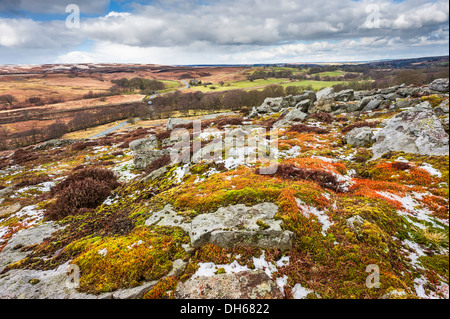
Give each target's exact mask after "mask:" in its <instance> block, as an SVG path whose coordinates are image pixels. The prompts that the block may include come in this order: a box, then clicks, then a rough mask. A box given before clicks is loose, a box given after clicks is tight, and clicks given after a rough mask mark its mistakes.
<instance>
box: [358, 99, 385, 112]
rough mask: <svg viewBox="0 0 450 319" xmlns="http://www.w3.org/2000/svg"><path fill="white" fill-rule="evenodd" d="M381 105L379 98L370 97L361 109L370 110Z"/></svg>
mask: <svg viewBox="0 0 450 319" xmlns="http://www.w3.org/2000/svg"><path fill="white" fill-rule="evenodd" d="M380 105H381V100H378V99H371V100H370V101H369V102H368V103H367V104H366V106H364V108H363V109H362V111H363V112H367V111H372V110H375V109H377V108H378V107H379V106H380Z"/></svg>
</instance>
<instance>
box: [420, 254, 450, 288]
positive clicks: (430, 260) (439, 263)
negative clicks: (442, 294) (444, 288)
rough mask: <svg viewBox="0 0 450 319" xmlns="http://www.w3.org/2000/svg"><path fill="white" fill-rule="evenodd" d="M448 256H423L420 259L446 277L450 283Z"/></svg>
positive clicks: (430, 268)
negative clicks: (449, 279) (449, 277)
mask: <svg viewBox="0 0 450 319" xmlns="http://www.w3.org/2000/svg"><path fill="white" fill-rule="evenodd" d="M448 258H449V257H448V256H447V255H434V256H421V257H420V258H419V261H420V263H421V264H422V265H423V266H424V267H425V268H427V269H429V270H433V271H435V272H436V273H438V274H439V275H440V276H442V277H443V278H446V279H447V283H448V272H449V265H448Z"/></svg>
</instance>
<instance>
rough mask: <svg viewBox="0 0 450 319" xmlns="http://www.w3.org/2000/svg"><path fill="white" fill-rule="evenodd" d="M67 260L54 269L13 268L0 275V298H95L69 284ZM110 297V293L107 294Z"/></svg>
mask: <svg viewBox="0 0 450 319" xmlns="http://www.w3.org/2000/svg"><path fill="white" fill-rule="evenodd" d="M68 267H69V262H67V263H65V264H63V265H61V266H59V267H58V268H57V269H54V270H46V271H41V270H28V269H13V270H10V271H8V272H7V273H6V274H5V275H3V276H1V277H0V299H96V298H99V296H94V295H88V294H84V293H79V292H78V291H77V290H76V289H75V288H74V287H72V286H70V284H69V277H68V276H67V270H68ZM33 283H34V284H33ZM108 297H109V298H111V294H109V295H108Z"/></svg>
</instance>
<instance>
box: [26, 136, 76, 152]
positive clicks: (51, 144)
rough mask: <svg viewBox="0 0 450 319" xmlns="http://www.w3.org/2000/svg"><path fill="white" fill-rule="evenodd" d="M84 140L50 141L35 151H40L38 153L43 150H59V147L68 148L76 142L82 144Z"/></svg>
mask: <svg viewBox="0 0 450 319" xmlns="http://www.w3.org/2000/svg"><path fill="white" fill-rule="evenodd" d="M80 141H82V140H73V139H68V140H60V139H53V140H49V141H46V142H44V143H41V144H39V145H37V146H35V147H33V149H34V150H38V151H42V150H48V149H51V148H57V147H62V146H66V145H70V144H73V143H76V142H80Z"/></svg>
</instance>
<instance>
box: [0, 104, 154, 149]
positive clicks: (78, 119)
mask: <svg viewBox="0 0 450 319" xmlns="http://www.w3.org/2000/svg"><path fill="white" fill-rule="evenodd" d="M150 111H151V110H150V108H149V106H148V105H147V104H146V103H132V104H128V105H123V106H121V107H118V106H115V107H112V108H107V109H102V110H100V111H81V112H78V113H77V114H76V115H75V116H74V117H73V118H72V119H71V120H70V121H68V122H63V121H61V120H57V121H56V122H55V123H53V124H51V125H48V126H45V127H37V126H36V125H35V124H34V125H33V126H31V128H30V129H28V130H25V131H21V132H14V133H12V132H10V131H9V130H8V129H6V128H5V127H0V150H6V149H10V148H18V147H24V146H28V145H33V144H37V143H40V142H43V141H47V140H51V139H58V138H61V137H62V136H63V135H64V134H67V133H70V132H74V131H79V130H85V129H87V128H90V127H95V126H98V125H103V124H107V123H111V122H114V121H118V120H124V119H128V118H133V117H140V118H143V119H144V118H148V117H149V116H150V114H151V113H150Z"/></svg>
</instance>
